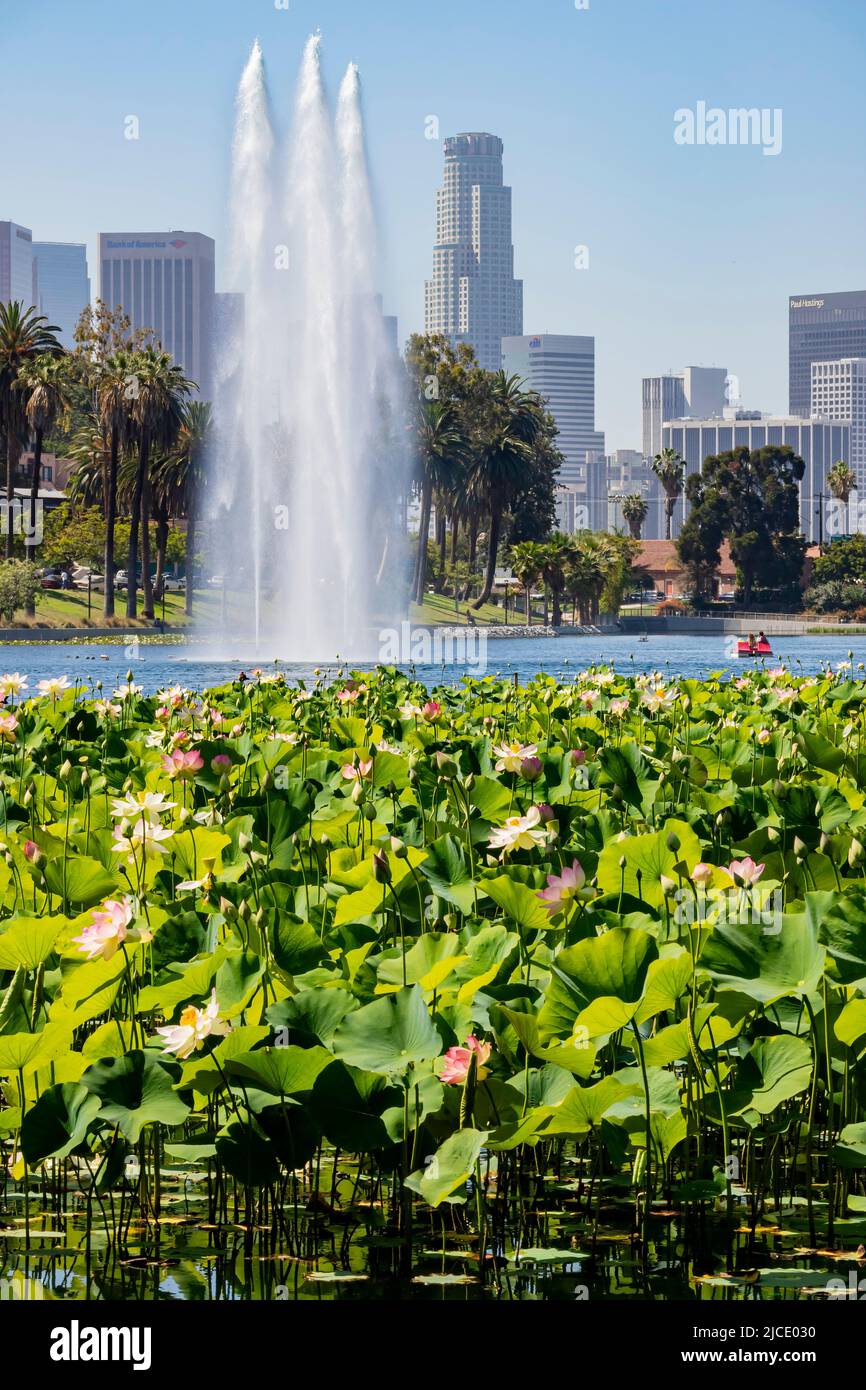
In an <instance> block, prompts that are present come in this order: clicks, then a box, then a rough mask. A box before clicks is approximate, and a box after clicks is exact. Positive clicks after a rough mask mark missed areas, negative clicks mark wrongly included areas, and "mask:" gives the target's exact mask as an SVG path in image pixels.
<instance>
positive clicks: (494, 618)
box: [409, 594, 540, 627]
mask: <svg viewBox="0 0 866 1390" xmlns="http://www.w3.org/2000/svg"><path fill="white" fill-rule="evenodd" d="M467 611H468V612H471V614H472V616H473V618H474V619H475V621H476V623H498V624H499V625H500V626H501V625H503V624H504V623H505V609H504V608H502V607H501V606H499V605H497V604H495V603H485V604H484V607H483V608H478V609H475V608H473V607H472V601H470V602H469V603H461V604H460V611H459V612H457V613H455V611H454V600H453V598H449V597H448V596H447V595H445V594H428V595H427V597H426V599H425V600H424V602H423V604H417V603H413V604H412V605H411V607H410V610H409V617H410V619H411V621H412V622H413V623H431V624H432V623H447V624H448V625H449V626H453V627H459V626H461V625H464V626H465V624H466V622H467V617H466V614H467ZM525 621H526V619H525V618H524V616H523V612H522V610H521V609H520V608H518V609H516V610H515V608H514V605H513V604H512V603H509V605H508V622H509V625H510V624H511V623H515V624H519V623H523V622H525ZM536 621H540V620H539V619H536Z"/></svg>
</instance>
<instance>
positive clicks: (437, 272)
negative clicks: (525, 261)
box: [424, 134, 523, 371]
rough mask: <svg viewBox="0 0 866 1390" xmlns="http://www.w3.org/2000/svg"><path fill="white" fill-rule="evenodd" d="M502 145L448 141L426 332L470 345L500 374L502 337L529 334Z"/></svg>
mask: <svg viewBox="0 0 866 1390" xmlns="http://www.w3.org/2000/svg"><path fill="white" fill-rule="evenodd" d="M502 148H503V147H502V141H501V140H500V139H499V138H498V136H496V135H485V134H463V135H455V136H452V137H451V138H449V139H447V140H446V141H445V176H444V180H443V184H442V187H441V188H440V189H439V190H438V192H437V194H436V244H435V246H434V248H433V278H432V279H431V280H428V281H427V282H426V285H425V288H424V328H425V331H426V332H427V333H443V334H444V335H445V336H446V337H447V338H449V339H450V340H451V342H452V343H454V344H455V345H456V344H457V343H470V344H471V346H472V347H473V348H474V349H475V355H476V356H477V358H478V361H479V363H480V364H481V366H482V367H485V368H486V369H487V370H488V371H498V370H499V368H500V366H501V364H502V360H501V345H502V339H503V338H507V337H515V336H519V335H520V334H521V333H522V332H523V281H522V280H515V278H514V247H513V245H512V242H511V189H510V188H506V187H505V185H504V184H503V181H502V179H503V175H502Z"/></svg>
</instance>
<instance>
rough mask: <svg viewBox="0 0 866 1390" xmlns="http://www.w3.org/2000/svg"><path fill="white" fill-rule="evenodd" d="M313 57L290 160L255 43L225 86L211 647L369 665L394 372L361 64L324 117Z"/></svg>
mask: <svg viewBox="0 0 866 1390" xmlns="http://www.w3.org/2000/svg"><path fill="white" fill-rule="evenodd" d="M319 48H320V39H319V36H318V35H313V36H312V37H311V38H310V39H309V40H308V42H307V45H306V47H305V50H304V56H303V62H302V66H301V73H300V79H299V82H298V90H297V96H296V101H295V111H294V119H293V123H292V130H291V136H290V139H289V140H288V142H286V143H287V146H288V148H287V150H286V151H284V150H283V149H282V148H281V142H280V141H278V140H277V138H276V137H275V133H274V122H273V118H272V115H271V108H270V102H269V98H268V90H267V83H266V79H265V69H264V60H263V55H262V50H261V47H260V46H259V44H258V42H256V43H255V44H254V45H253V48H252V51H251V53H250V57H249V60H248V62H247V65H246V67H245V69H244V72H243V75H242V77H241V80H240V85H239V87H238V93H237V101H236V123H235V139H234V145H233V152H232V186H231V199H230V221H231V255H230V274H231V277H232V281H233V285H234V287H235V288H237V289H238V290H241V291H242V292H243V313H242V314H238V315H237V321H236V322H235V323H234V324H233V325H232V327H231V328H230V329H229V330H228V331H225V332H223V333H221V334H220V335H219V338H218V342H217V347H216V352H215V373H214V376H215V389H214V413H215V426H216V428H215V433H216V444H215V448H214V458H213V468H212V483H211V484H210V486H209V487H208V489H207V493H208V497H207V502H206V518H207V522H208V529H209V532H210V534H211V536H212V537H216V544H217V546H218V548H219V554H220V555H224V556H225V561H224V564H225V571H224V573H225V575H226V593H225V595H224V599H223V613H222V615H221V619H220V622H219V625H218V626H219V628H220V633H221V643H222V642H223V641H224V639H225V636H226V635H228V634H230V635H231V637H232V640H233V641H234V642H235V643H236V644H238V643H239V644H241V646H242V647H243V649H244V650H245V651H247V652H253V651H254V653H255V654H256V655H257V656H263V657H279V658H288V659H290V660H297V661H319V660H321V661H327V660H332V659H333V658H335V657H336V656H337V655H338V654H339V655H340V656H341V657H350V658H354V659H359V660H361V659H368V660H369V659H375V658H376V656H377V655H378V646H379V643H378V638H377V632H379V631H381V630H382V629H383V628H384V627H392V626H394V625H395V624H396V623H398V622H399V619H400V617H401V616H402V614H401V612H400V607H401V604H404V603H405V597H404V595H405V586H404V583H403V582H402V581H403V576H402V575H401V574H400V573H399V565H400V562H401V559H402V556H403V553H404V549H405V547H404V545H403V543H402V530H401V527H400V512H401V500H402V498H403V497H404V495H405V491H406V486H407V464H406V454H407V451H406V447H405V442H404V441H405V425H404V420H403V406H402V390H401V364H400V361H399V358H398V357H397V355H396V353H395V351H394V348H393V345H391V344H389V342H388V339H387V335H386V332H385V325H384V321H383V318H382V312H381V305H380V301H379V298H378V296H377V294H376V273H377V267H376V226H375V217H374V212H373V200H372V195H371V189H370V180H369V174H368V169H367V161H366V154H365V143H364V123H363V115H362V109H361V92H360V81H359V76H358V70H357V68H356V67H355V66H354V64H350V66H349V67H348V69H347V71H346V74H345V77H344V79H343V82H342V84H341V87H340V91H339V97H338V100H337V105H336V112H335V115H334V116H333V117H332V115H331V112H330V110H329V107H328V103H327V100H326V96H325V91H324V87H323V82H322V73H321V64H320V53H319ZM229 591H230V593H229Z"/></svg>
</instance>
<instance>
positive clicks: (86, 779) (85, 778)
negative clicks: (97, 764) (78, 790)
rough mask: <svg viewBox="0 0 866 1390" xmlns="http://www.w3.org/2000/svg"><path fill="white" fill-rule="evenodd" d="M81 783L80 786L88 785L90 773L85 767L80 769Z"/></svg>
mask: <svg viewBox="0 0 866 1390" xmlns="http://www.w3.org/2000/svg"><path fill="white" fill-rule="evenodd" d="M81 785H82V787H89V786H90V773H89V771H88V769H87V768H86V767H83V768H82V769H81Z"/></svg>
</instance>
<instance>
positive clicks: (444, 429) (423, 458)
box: [412, 397, 466, 603]
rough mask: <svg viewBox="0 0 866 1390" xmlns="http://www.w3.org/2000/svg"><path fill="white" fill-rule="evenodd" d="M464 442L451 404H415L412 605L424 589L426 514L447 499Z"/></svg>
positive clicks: (436, 401) (428, 530) (456, 471)
mask: <svg viewBox="0 0 866 1390" xmlns="http://www.w3.org/2000/svg"><path fill="white" fill-rule="evenodd" d="M465 451H466V440H465V436H464V435H463V433H462V431H461V429H460V427H459V424H458V412H457V409H456V407H455V405H454V404H453V403H452V402H448V401H442V400H426V399H424V398H423V397H422V398H421V399H420V400H419V401H418V403H417V412H416V424H415V459H416V467H417V477H418V486H419V491H420V496H421V511H420V518H419V525H418V549H417V552H416V557H415V574H414V579H413V585H412V588H413V595H414V599H415V602H416V603H423V602H424V594H425V592H426V588H427V560H428V548H427V542H428V538H429V533H430V512H431V508H432V504H433V497H434V495H447V493H448V491H449V489H450V488H452V487H453V486H454V482H455V479H456V477H457V475H458V471H459V469H460V468H461V465H462V460H463V458H464V457H465Z"/></svg>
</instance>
